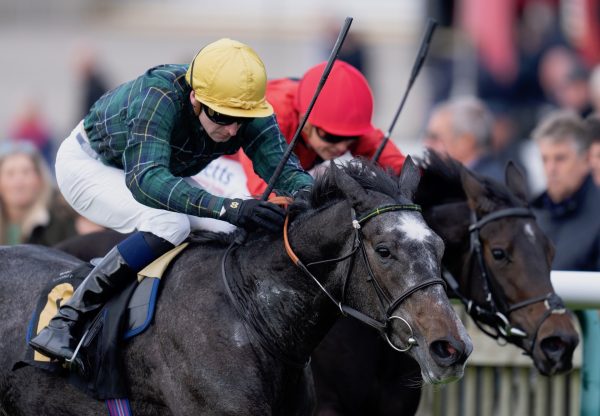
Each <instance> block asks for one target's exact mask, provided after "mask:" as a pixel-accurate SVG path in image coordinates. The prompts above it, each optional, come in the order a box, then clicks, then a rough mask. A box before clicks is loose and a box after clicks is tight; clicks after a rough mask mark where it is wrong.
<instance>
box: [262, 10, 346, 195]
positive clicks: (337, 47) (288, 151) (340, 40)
mask: <svg viewBox="0 0 600 416" xmlns="http://www.w3.org/2000/svg"><path fill="white" fill-rule="evenodd" d="M352 20H353V19H352V17H346V20H345V21H344V26H342V29H341V30H340V33H339V35H338V37H337V40H336V42H335V45H334V47H333V50H332V51H331V55H329V60H328V61H327V66H326V67H325V69H324V70H323V75H321V79H320V80H319V84H318V85H317V89H316V90H315V94H314V95H313V97H312V100H311V101H310V104H309V105H308V108H307V109H306V113H304V116H303V117H302V119H301V120H300V124H299V125H298V129H296V133H295V134H294V138H293V139H292V141H291V142H290V144H289V145H288V147H287V149H286V150H285V153H284V154H283V157H282V158H281V161H280V162H279V165H277V168H276V169H275V172H274V173H273V175H272V176H271V178H270V179H269V183H268V185H267V189H266V190H265V192H264V193H263V194H262V196H261V198H260V199H261V200H262V201H266V200H267V199H268V198H269V195H270V194H271V191H272V190H273V187H274V186H275V182H277V179H278V178H279V175H281V171H282V170H283V167H284V166H285V164H286V163H287V161H288V159H289V158H290V155H291V154H292V151H293V150H294V147H295V146H296V143H297V142H298V139H299V137H300V134H301V133H302V129H303V128H304V125H305V124H306V120H308V116H309V115H310V112H311V111H312V108H313V107H314V105H315V102H316V101H317V98H318V97H319V94H320V93H321V89H323V86H324V85H325V82H326V81H327V78H328V77H329V73H330V72H331V68H332V67H333V63H334V62H335V59H336V58H337V56H338V54H339V52H340V49H341V47H342V44H343V43H344V40H345V39H346V35H347V34H348V30H350V25H351V24H352Z"/></svg>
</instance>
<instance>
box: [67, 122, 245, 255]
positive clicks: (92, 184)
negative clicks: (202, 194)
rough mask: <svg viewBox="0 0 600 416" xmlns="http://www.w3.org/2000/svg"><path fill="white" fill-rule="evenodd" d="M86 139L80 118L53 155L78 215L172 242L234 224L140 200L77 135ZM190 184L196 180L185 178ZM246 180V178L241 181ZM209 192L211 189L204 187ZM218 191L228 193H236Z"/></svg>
mask: <svg viewBox="0 0 600 416" xmlns="http://www.w3.org/2000/svg"><path fill="white" fill-rule="evenodd" d="M77 133H80V134H81V135H82V136H83V137H84V138H85V141H86V142H87V136H86V133H85V130H84V128H83V122H81V123H79V125H78V126H77V127H76V128H75V129H74V130H73V131H72V132H71V134H70V135H69V137H67V138H66V139H65V140H64V141H63V142H62V144H61V146H60V148H59V150H58V153H57V156H56V180H57V183H58V187H59V188H60V191H61V192H62V194H63V196H64V197H65V199H66V200H67V202H68V203H69V204H70V205H71V206H72V207H73V208H74V209H75V210H76V211H77V212H78V213H79V214H81V215H83V216H84V217H86V218H88V219H89V220H91V221H93V222H95V223H97V224H99V225H102V226H104V227H107V228H112V229H114V230H116V231H119V232H122V233H129V232H132V231H135V230H137V231H147V232H151V233H153V234H155V235H157V236H159V237H162V238H164V239H165V240H167V241H169V242H170V243H172V244H174V245H178V244H180V243H181V242H182V241H183V240H185V238H186V237H187V236H188V235H189V233H190V231H191V230H194V229H204V230H212V231H225V232H228V231H232V230H233V229H234V228H235V227H234V226H233V225H231V224H229V223H227V222H224V221H219V220H215V219H212V218H200V217H195V216H191V215H186V214H180V213H176V212H171V211H165V210H162V209H156V208H151V207H148V206H146V205H143V204H140V203H139V202H137V201H136V200H135V199H134V198H133V195H132V194H131V192H130V191H129V189H128V188H127V186H126V185H125V173H124V172H123V171H122V170H121V169H117V168H114V167H110V166H107V165H105V164H104V163H102V162H101V161H100V160H97V159H95V158H94V157H92V155H91V154H88V153H86V151H84V149H83V148H82V146H81V145H80V143H79V142H78V141H77V138H76V135H77ZM186 180H187V181H188V182H190V183H191V184H195V185H196V186H198V184H197V183H195V182H194V181H193V179H191V178H186ZM243 183H244V184H245V182H243ZM204 189H206V190H207V191H209V192H211V190H210V189H208V188H204ZM219 195H222V196H226V197H231V196H239V195H223V194H221V193H219Z"/></svg>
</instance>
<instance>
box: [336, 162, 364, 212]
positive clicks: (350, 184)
mask: <svg viewBox="0 0 600 416" xmlns="http://www.w3.org/2000/svg"><path fill="white" fill-rule="evenodd" d="M329 170H330V171H331V174H332V175H333V179H334V181H335V183H336V185H337V187H338V188H339V189H340V190H341V191H342V192H343V193H344V195H345V196H346V198H348V200H349V201H350V202H351V203H352V207H353V208H354V209H355V210H356V211H357V212H365V211H367V210H368V206H367V204H366V201H367V199H368V195H367V191H365V189H364V188H363V187H362V186H360V184H359V183H358V182H356V181H355V180H354V179H353V178H351V177H350V176H349V175H347V174H345V173H344V172H343V171H342V169H340V168H339V167H338V166H337V165H336V164H335V163H333V162H332V163H331V165H330V167H329Z"/></svg>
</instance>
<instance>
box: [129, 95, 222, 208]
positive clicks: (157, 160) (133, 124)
mask: <svg viewBox="0 0 600 416" xmlns="http://www.w3.org/2000/svg"><path fill="white" fill-rule="evenodd" d="M178 111H179V105H178V103H177V99H176V97H175V96H174V95H173V94H172V93H170V92H169V91H163V90H161V89H160V88H156V87H150V88H148V89H147V90H145V91H142V92H141V93H140V94H139V96H138V98H136V99H134V100H132V102H131V103H130V106H129V109H128V137H127V145H126V148H125V151H124V152H123V168H124V171H125V180H126V184H127V187H128V188H129V190H130V191H131V193H132V195H133V197H134V198H135V200H136V201H138V202H139V203H141V204H144V205H147V206H149V207H152V208H159V209H164V210H168V211H174V212H180V213H184V214H189V215H195V216H199V217H212V218H218V217H219V214H220V212H221V209H222V207H223V198H221V197H217V196H214V195H211V194H210V193H208V192H206V191H205V190H203V189H202V188H200V187H194V186H191V185H190V184H188V183H187V182H186V181H185V180H184V179H183V178H181V177H177V176H174V175H173V174H172V173H171V172H170V170H169V161H170V156H171V144H170V137H171V131H172V129H173V126H174V122H175V119H176V118H177V117H178Z"/></svg>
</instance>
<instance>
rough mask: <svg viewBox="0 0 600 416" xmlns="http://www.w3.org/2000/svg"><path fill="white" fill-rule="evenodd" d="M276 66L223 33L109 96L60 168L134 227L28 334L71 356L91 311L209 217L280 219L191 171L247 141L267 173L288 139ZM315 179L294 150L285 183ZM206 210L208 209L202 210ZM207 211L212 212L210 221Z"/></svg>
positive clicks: (122, 225) (288, 186)
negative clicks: (271, 92) (278, 117)
mask: <svg viewBox="0 0 600 416" xmlns="http://www.w3.org/2000/svg"><path fill="white" fill-rule="evenodd" d="M266 80H267V77H266V72H265V68H264V64H263V62H262V61H261V59H260V58H259V57H258V56H257V54H256V53H255V52H254V50H252V49H251V48H250V47H248V46H247V45H244V44H242V43H240V42H237V41H234V40H230V39H221V40H218V41H216V42H214V43H211V44H209V45H207V46H206V47H204V48H203V49H202V50H201V51H200V52H199V53H198V54H197V55H196V57H195V58H194V60H193V61H192V63H191V64H190V65H161V66H158V67H155V68H151V69H149V70H148V71H147V72H146V73H144V74H143V75H141V76H140V77H138V78H137V79H134V80H133V81H130V82H127V83H125V84H123V85H121V86H119V87H117V88H116V89H114V90H113V91H110V92H108V93H106V94H105V95H104V96H102V97H101V98H100V99H99V100H98V101H97V102H96V103H95V104H94V105H93V106H92V108H91V110H90V112H89V113H88V114H87V116H86V117H85V118H84V119H83V120H82V121H81V122H80V123H79V125H78V126H77V127H76V128H75V129H74V130H73V132H72V133H71V135H70V136H69V137H67V138H66V139H65V140H64V142H63V143H62V145H61V147H60V149H59V151H58V154H57V158H56V177H57V182H58V185H59V188H60V190H61V192H62V193H63V195H64V197H65V199H66V200H67V201H68V202H69V204H71V205H72V206H73V208H75V210H76V211H78V212H79V213H80V214H81V215H83V216H85V217H87V218H89V219H90V220H91V221H93V222H95V223H97V224H100V225H102V226H105V227H107V228H112V229H115V230H117V231H119V232H123V233H129V232H132V231H135V232H134V233H133V234H132V235H131V236H130V237H128V238H127V239H125V240H123V241H122V242H121V243H119V244H118V245H117V246H116V247H114V248H113V249H112V250H111V251H110V252H109V253H108V254H107V255H106V256H105V257H104V258H103V259H102V260H101V261H100V263H99V264H98V265H96V266H95V267H94V269H93V270H92V271H91V272H90V274H89V275H88V276H87V278H86V279H85V280H84V281H83V283H82V284H81V285H80V286H79V287H78V288H77V290H76V291H75V293H73V297H71V298H70V299H69V300H68V301H67V302H66V303H64V304H63V305H61V307H60V309H59V311H58V313H57V315H56V316H55V317H54V318H52V320H51V321H50V323H49V324H48V326H47V327H46V328H44V329H43V330H42V331H41V332H40V333H39V334H38V335H37V336H36V337H35V338H33V339H32V340H31V342H30V344H31V346H32V347H33V348H34V349H36V350H37V351H39V352H41V353H43V354H45V355H48V356H50V357H54V358H58V359H70V358H72V356H73V352H74V349H75V348H76V346H77V342H78V340H77V338H78V336H79V333H78V332H79V331H80V328H81V324H82V321H83V318H84V316H86V315H89V314H91V313H93V312H97V311H98V310H99V309H100V308H101V307H102V305H103V304H104V303H105V302H106V301H107V300H108V299H109V298H110V297H111V296H112V295H113V294H115V293H116V292H117V291H119V290H121V289H123V288H124V287H125V286H126V285H127V284H128V283H129V282H131V281H132V280H133V279H135V277H136V274H137V272H138V271H140V270H141V269H143V268H144V267H145V266H147V265H148V264H149V263H151V262H152V261H153V260H155V259H156V258H158V257H160V256H161V255H162V254H164V253H165V252H167V251H169V250H170V249H172V248H173V247H175V246H177V245H179V244H180V243H182V242H183V241H184V240H185V239H186V237H187V236H188V235H189V233H190V230H191V229H197V228H203V227H204V226H205V225H206V218H213V219H219V220H223V221H227V222H229V223H231V224H233V225H236V226H240V227H244V228H247V229H255V228H258V227H260V228H264V229H266V230H268V231H273V232H275V231H278V230H280V229H281V227H282V225H283V221H284V217H285V212H284V210H283V209H282V208H280V207H279V206H277V205H275V204H272V203H269V202H262V201H258V200H256V199H246V200H242V199H228V198H223V197H219V196H215V195H211V194H210V193H208V192H207V191H205V190H203V189H202V188H200V187H198V184H197V183H195V182H194V181H193V180H191V179H189V176H191V175H194V174H196V173H197V172H199V171H200V170H201V169H203V168H204V167H205V166H206V165H208V163H210V161H212V160H213V159H216V158H218V157H219V156H221V155H224V154H234V153H235V152H237V151H238V150H239V149H240V148H242V149H244V151H245V153H246V154H247V155H248V157H249V158H250V159H252V160H253V161H254V168H255V169H256V172H257V173H258V175H260V176H261V177H262V178H264V179H265V180H268V179H269V178H270V176H271V175H272V173H273V172H274V171H275V168H276V166H277V164H278V163H279V162H280V160H281V159H282V155H283V152H284V150H285V147H286V144H285V141H284V139H283V136H282V134H281V132H280V130H279V128H278V126H277V123H276V121H275V117H274V116H273V108H272V107H271V105H270V104H269V103H268V102H267V101H266V98H265V88H266ZM310 186H312V178H311V176H310V175H308V174H307V173H306V172H304V170H303V169H302V168H301V167H300V165H299V163H298V159H297V158H296V157H295V156H293V155H292V157H291V158H290V159H289V161H288V162H287V164H286V165H285V167H284V169H283V172H282V174H281V176H280V178H279V180H278V181H277V183H276V187H278V188H279V189H283V190H285V191H287V192H290V193H292V194H293V193H295V192H297V191H299V190H300V189H301V188H304V187H310ZM199 217H205V218H199ZM203 221H204V222H203Z"/></svg>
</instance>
